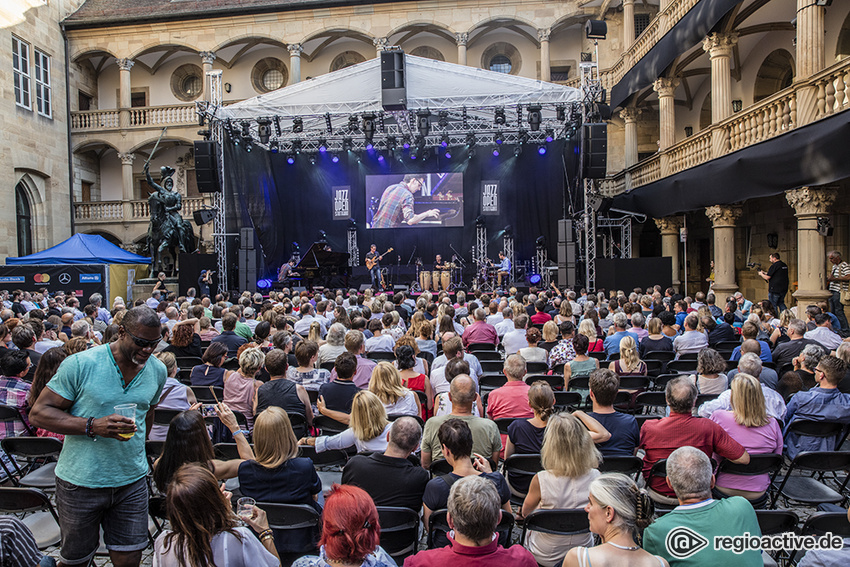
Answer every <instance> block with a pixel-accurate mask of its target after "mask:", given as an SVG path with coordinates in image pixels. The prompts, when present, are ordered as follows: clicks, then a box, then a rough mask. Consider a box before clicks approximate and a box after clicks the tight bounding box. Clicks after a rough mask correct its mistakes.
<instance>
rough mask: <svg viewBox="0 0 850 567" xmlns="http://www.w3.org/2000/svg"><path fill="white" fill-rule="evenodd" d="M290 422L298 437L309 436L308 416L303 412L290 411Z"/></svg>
mask: <svg viewBox="0 0 850 567" xmlns="http://www.w3.org/2000/svg"><path fill="white" fill-rule="evenodd" d="M286 415H288V416H289V423H290V424H291V425H292V431H293V432H294V433H295V438H296V439H301V438H302V437H306V436H307V417H306V416H305V415H304V414H302V413H289V412H287V413H286Z"/></svg>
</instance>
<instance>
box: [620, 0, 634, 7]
mask: <svg viewBox="0 0 850 567" xmlns="http://www.w3.org/2000/svg"><path fill="white" fill-rule="evenodd" d="M634 3H635V0H623V6H628V5H632V6H634Z"/></svg>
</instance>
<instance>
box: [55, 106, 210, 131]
mask: <svg viewBox="0 0 850 567" xmlns="http://www.w3.org/2000/svg"><path fill="white" fill-rule="evenodd" d="M120 117H121V110H119V109H112V110H85V111H77V112H72V113H71V131H72V132H84V131H87V130H112V129H117V128H120V127H121V119H120ZM197 120H198V116H197V114H196V113H195V104H194V103H188V104H169V105H164V106H138V107H135V108H131V109H129V123H128V126H127V127H128V128H131V129H141V128H161V127H163V126H180V125H193V124H197Z"/></svg>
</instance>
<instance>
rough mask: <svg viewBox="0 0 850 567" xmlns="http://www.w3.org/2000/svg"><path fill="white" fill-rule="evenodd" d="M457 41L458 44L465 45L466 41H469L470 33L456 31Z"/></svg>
mask: <svg viewBox="0 0 850 567" xmlns="http://www.w3.org/2000/svg"><path fill="white" fill-rule="evenodd" d="M455 41H456V42H457V44H458V45H463V46H464V47H465V46H466V43H467V42H468V41H469V34H468V33H466V32H463V33H456V34H455Z"/></svg>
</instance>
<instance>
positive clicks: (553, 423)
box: [522, 413, 602, 567]
mask: <svg viewBox="0 0 850 567" xmlns="http://www.w3.org/2000/svg"><path fill="white" fill-rule="evenodd" d="M540 460H541V462H542V464H543V469H544V470H542V471H541V472H539V473H537V474H536V475H534V478H533V479H532V480H531V485H530V486H529V488H528V495H527V496H526V497H525V502H523V504H522V515H523V516H528V515H529V514H531V513H532V512H534V511H535V510H538V509H541V510H552V509H556V508H562V509H563V508H582V507H584V506H586V505H587V503H588V499H587V495H588V492H589V490H590V483H591V482H592V481H593V480H594V479H595V478H596V477H598V476H599V471H598V470H597V467H598V466H599V463H600V461H601V460H602V454H601V453H600V452H599V450H598V449H597V448H596V446H595V445H594V444H593V439H591V437H590V432H589V431H588V430H587V428H586V427H585V425H584V423H582V421H580V420H579V419H578V418H577V417H575V416H574V415H571V414H569V413H556V414H554V415H553V416H552V417H550V418H549V422H548V423H547V424H546V431H545V433H544V434H543V448H542V449H541V451H540ZM592 543H593V536H592V535H591V534H577V535H568V536H561V535H552V534H545V533H540V532H529V533H528V536H527V537H526V540H525V542H523V545H524V546H525V548H526V549H528V550H529V551H530V552H531V553H532V555H534V558H535V559H536V560H537V563H538V564H540V565H542V566H543V567H553V566H554V565H555V564H557V563H558V562H559V561H561V560H562V559H563V558H564V555H566V553H567V552H568V551H569V550H570V549H571V548H573V547H575V546H577V545H584V546H587V545H592Z"/></svg>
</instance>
